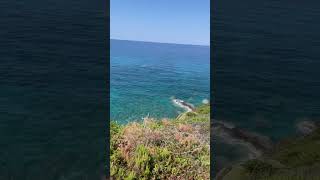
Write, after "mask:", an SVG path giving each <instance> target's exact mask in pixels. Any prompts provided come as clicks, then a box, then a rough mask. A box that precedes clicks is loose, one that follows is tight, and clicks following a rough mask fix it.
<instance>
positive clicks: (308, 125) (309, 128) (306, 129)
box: [296, 121, 318, 135]
mask: <svg viewBox="0 0 320 180" xmlns="http://www.w3.org/2000/svg"><path fill="white" fill-rule="evenodd" d="M296 127H297V130H298V132H299V133H301V134H303V135H308V134H310V133H312V132H313V131H314V130H316V129H317V128H318V125H317V124H316V123H315V122H313V121H300V122H298V123H297V125H296Z"/></svg>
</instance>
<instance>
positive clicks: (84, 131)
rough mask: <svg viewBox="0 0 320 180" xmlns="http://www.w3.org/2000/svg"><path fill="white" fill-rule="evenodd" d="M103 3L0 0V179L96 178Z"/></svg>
mask: <svg viewBox="0 0 320 180" xmlns="http://www.w3.org/2000/svg"><path fill="white" fill-rule="evenodd" d="M105 15H106V6H105V2H104V1H95V0H94V1H91V0H75V1H63V0H45V1H41V0H30V1H1V2H0V17H1V18H0V38H1V40H0V149H1V152H0V179H54V180H57V179H84V178H88V179H98V178H100V175H101V168H102V167H103V165H104V164H106V161H105V154H106V153H105V146H106V145H105V144H106V143H105V138H106V134H105V132H106V124H107V122H108V117H107V113H106V110H107V108H108V107H107V105H108V104H107V102H108V101H107V93H106V92H107V90H106V87H107V86H106V82H107V81H106V80H107V76H106V72H107V70H108V69H107V67H106V62H107V56H106V55H107V53H106V52H107V47H106V44H107V42H108V39H107V38H106V37H107V36H106V32H107V31H106V28H105V27H106V25H105V24H106V23H107V22H106V17H105Z"/></svg>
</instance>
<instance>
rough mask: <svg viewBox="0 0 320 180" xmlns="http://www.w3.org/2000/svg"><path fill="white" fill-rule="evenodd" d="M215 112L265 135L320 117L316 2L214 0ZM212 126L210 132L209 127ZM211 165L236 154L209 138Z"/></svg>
mask: <svg viewBox="0 0 320 180" xmlns="http://www.w3.org/2000/svg"><path fill="white" fill-rule="evenodd" d="M212 7H213V9H212V12H213V14H212V19H211V27H212V29H211V32H212V41H211V46H212V48H213V54H212V55H211V56H212V60H213V61H214V67H213V68H214V88H215V92H214V95H213V97H211V98H214V101H215V102H214V104H215V109H214V118H215V119H218V120H221V121H224V122H229V123H232V124H233V125H234V126H236V127H239V128H242V129H246V130H248V131H251V132H256V133H259V134H261V135H264V136H268V137H270V138H271V139H272V140H273V141H274V142H277V141H278V140H280V139H283V138H286V137H292V136H295V135H297V129H296V123H297V122H299V121H302V120H310V121H319V120H320V70H319V68H320V33H319V32H320V25H319V21H320V9H319V8H317V7H320V2H319V1H316V0H311V1H304V2H302V1H289V0H283V1H277V0H270V1H255V0H245V1H241V2H240V1H236V0H220V1H219V0H217V1H214V2H213V5H212ZM212 133H214V132H212ZM213 147H214V152H213V153H214V154H215V164H214V168H215V169H219V168H221V167H226V166H228V165H231V164H233V163H234V161H237V160H241V158H242V157H241V156H243V155H241V153H239V149H240V148H239V146H238V145H234V146H228V145H226V144H223V142H217V144H215V145H213Z"/></svg>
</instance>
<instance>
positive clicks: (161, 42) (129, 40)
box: [110, 38, 210, 47]
mask: <svg viewBox="0 0 320 180" xmlns="http://www.w3.org/2000/svg"><path fill="white" fill-rule="evenodd" d="M110 40H117V41H135V42H145V43H159V44H174V45H187V46H206V47H210V44H208V45H207V44H184V43H174V42H157V41H143V40H130V39H116V38H110Z"/></svg>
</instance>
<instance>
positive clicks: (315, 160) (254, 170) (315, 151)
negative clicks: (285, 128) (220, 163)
mask: <svg viewBox="0 0 320 180" xmlns="http://www.w3.org/2000/svg"><path fill="white" fill-rule="evenodd" d="M319 150H320V129H319V128H318V129H316V130H314V131H313V132H312V133H310V134H308V135H305V136H301V137H295V138H290V139H286V140H283V141H281V142H279V143H278V144H277V145H275V147H274V148H273V151H272V152H268V153H264V154H263V155H262V156H261V157H259V158H256V159H251V160H248V161H246V162H242V163H239V164H236V165H233V166H232V167H226V168H224V169H223V170H221V171H220V172H219V174H218V175H217V178H216V179H217V180H234V179H237V180H320V171H319V169H320V151H319Z"/></svg>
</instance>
